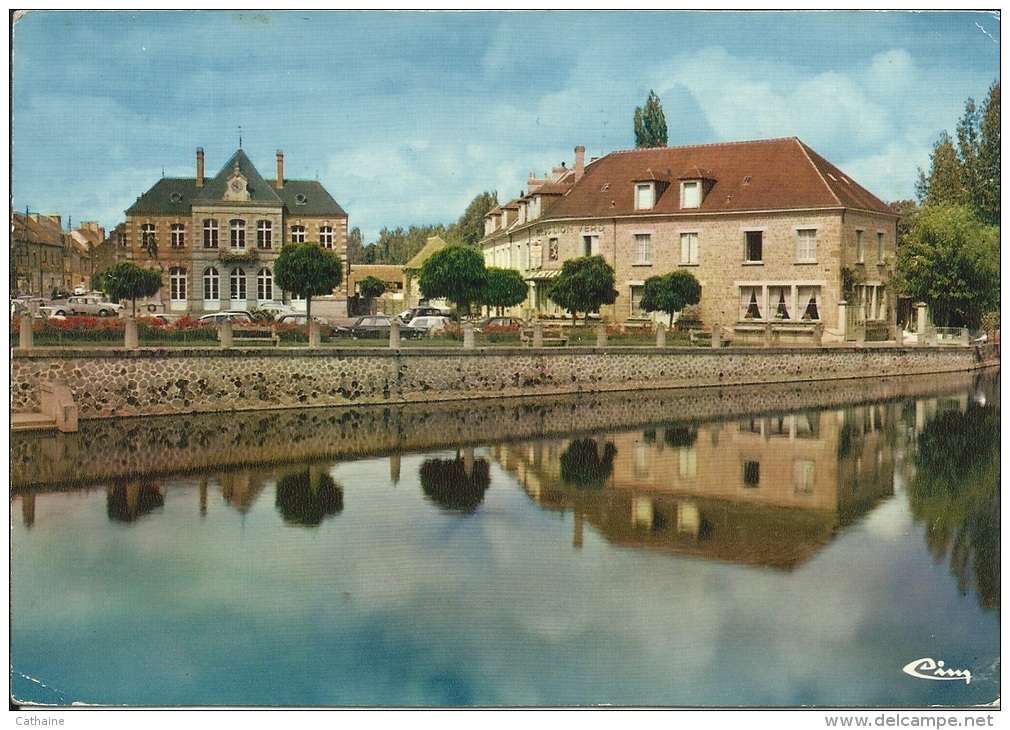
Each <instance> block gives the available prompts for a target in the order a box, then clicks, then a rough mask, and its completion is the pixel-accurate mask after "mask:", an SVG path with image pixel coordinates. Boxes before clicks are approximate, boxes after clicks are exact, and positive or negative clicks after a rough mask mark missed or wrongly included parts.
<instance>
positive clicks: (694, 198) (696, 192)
mask: <svg viewBox="0 0 1010 730" xmlns="http://www.w3.org/2000/svg"><path fill="white" fill-rule="evenodd" d="M700 206H701V180H684V181H683V182H681V183H680V207H681V208H698V207H700Z"/></svg>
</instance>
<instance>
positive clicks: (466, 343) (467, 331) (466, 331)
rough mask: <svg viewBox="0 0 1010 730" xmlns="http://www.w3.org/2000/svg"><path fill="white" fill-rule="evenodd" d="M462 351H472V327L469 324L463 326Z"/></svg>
mask: <svg viewBox="0 0 1010 730" xmlns="http://www.w3.org/2000/svg"><path fill="white" fill-rule="evenodd" d="M463 349H464V350H472V349H473V325H472V324H470V323H469V322H467V323H466V324H465V325H463Z"/></svg>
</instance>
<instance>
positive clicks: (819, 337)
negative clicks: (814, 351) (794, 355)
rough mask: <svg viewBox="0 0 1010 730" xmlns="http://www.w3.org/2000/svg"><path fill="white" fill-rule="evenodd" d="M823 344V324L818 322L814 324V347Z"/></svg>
mask: <svg viewBox="0 0 1010 730" xmlns="http://www.w3.org/2000/svg"><path fill="white" fill-rule="evenodd" d="M823 344H824V324H823V323H821V322H818V323H817V324H815V325H814V347H820V346H821V345H823Z"/></svg>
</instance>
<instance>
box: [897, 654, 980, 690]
mask: <svg viewBox="0 0 1010 730" xmlns="http://www.w3.org/2000/svg"><path fill="white" fill-rule="evenodd" d="M901 671H903V672H904V673H905V674H910V675H912V676H913V677H916V678H918V679H935V680H940V681H946V682H949V681H951V680H954V681H957V680H961V679H963V680H964V683H965V684H971V672H969V671H968V670H967V669H946V668H945V667H944V665H943V660H942V659H941V660H940V661H936V660H934V659H929V658H925V659H916V660H915V661H914V662H909V663H908V664H906V665H905V666H904V667H903V668H902V670H901Z"/></svg>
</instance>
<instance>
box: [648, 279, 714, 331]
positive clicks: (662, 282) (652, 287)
mask: <svg viewBox="0 0 1010 730" xmlns="http://www.w3.org/2000/svg"><path fill="white" fill-rule="evenodd" d="M700 301H701V284H699V283H698V280H697V279H695V278H694V274H692V273H691V272H690V271H685V270H684V269H677V270H676V271H671V272H669V273H668V274H663V275H662V276H650V277H649V278H648V279H646V280H645V286H644V287H643V291H642V309H644V310H645V311H646V312H666V313H667V314H669V315H670V326H671V327H672V326H673V313H674V312H680V311H682V310H683V309H684V307H686V306H687V305H688V304H697V303H698V302H700Z"/></svg>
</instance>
